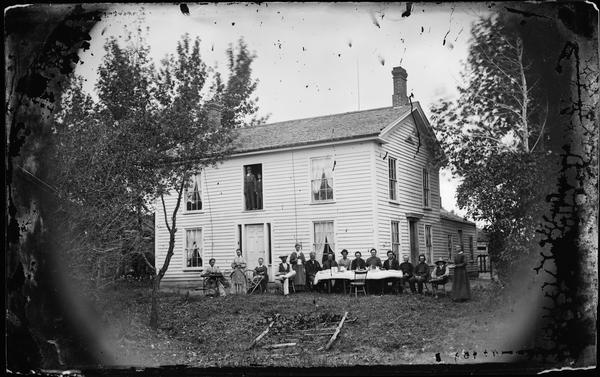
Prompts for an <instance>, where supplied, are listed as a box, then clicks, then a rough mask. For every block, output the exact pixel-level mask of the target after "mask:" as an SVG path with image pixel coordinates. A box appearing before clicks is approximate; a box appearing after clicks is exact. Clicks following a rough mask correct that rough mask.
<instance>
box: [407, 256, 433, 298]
mask: <svg viewBox="0 0 600 377" xmlns="http://www.w3.org/2000/svg"><path fill="white" fill-rule="evenodd" d="M428 279H429V266H428V265H427V263H425V255H424V254H421V255H419V264H417V265H416V266H415V271H414V276H413V277H412V278H411V279H410V280H409V281H408V283H409V284H410V290H411V291H412V292H414V291H415V283H416V284H417V288H418V291H419V294H423V284H424V283H426V282H427V280H428Z"/></svg>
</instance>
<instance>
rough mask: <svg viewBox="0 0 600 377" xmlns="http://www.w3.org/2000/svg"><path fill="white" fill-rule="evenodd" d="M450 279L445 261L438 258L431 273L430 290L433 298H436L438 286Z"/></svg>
mask: <svg viewBox="0 0 600 377" xmlns="http://www.w3.org/2000/svg"><path fill="white" fill-rule="evenodd" d="M449 279H450V269H449V268H448V266H447V263H446V260H445V259H444V258H440V259H439V260H438V261H437V262H435V268H434V269H433V271H431V280H430V282H431V289H432V290H433V294H434V295H435V298H437V297H438V285H444V284H446V283H447V282H448V280H449Z"/></svg>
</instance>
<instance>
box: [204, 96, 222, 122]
mask: <svg viewBox="0 0 600 377" xmlns="http://www.w3.org/2000/svg"><path fill="white" fill-rule="evenodd" d="M222 111H223V107H222V106H221V104H220V103H218V102H209V103H207V104H206V113H207V114H206V115H207V117H208V121H209V123H211V124H214V125H216V127H220V126H221V117H222V114H221V112H222Z"/></svg>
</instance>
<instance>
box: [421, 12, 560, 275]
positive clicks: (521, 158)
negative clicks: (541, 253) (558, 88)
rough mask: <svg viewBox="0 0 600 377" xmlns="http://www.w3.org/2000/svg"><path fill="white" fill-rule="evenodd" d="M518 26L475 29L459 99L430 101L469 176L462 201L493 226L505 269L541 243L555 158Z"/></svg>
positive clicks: (487, 21)
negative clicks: (539, 225) (540, 225)
mask: <svg viewBox="0 0 600 377" xmlns="http://www.w3.org/2000/svg"><path fill="white" fill-rule="evenodd" d="M530 67H531V62H530V57H529V56H528V55H527V52H526V49H525V47H524V42H523V40H522V38H521V36H520V35H519V33H518V32H517V31H515V29H514V28H511V27H510V24H509V23H507V22H506V20H503V19H501V18H484V19H481V20H480V21H479V22H477V23H476V24H475V25H474V27H473V29H472V41H471V47H470V48H469V56H468V59H467V61H466V63H465V67H464V72H463V75H462V81H463V83H464V84H463V85H462V86H459V87H458V91H459V96H458V98H457V99H456V100H455V101H449V100H443V101H440V102H439V103H438V104H436V105H434V106H433V107H432V113H433V116H432V124H433V127H434V129H435V131H436V133H437V135H438V138H439V139H440V140H442V144H443V148H444V151H445V153H446V155H447V156H448V158H449V162H450V168H451V170H452V172H453V173H454V174H455V175H458V176H460V177H462V178H463V181H462V183H461V184H460V185H459V187H458V189H457V203H458V205H459V206H460V207H461V208H466V209H467V213H468V215H470V216H471V217H473V218H474V219H475V220H479V221H484V222H486V223H487V224H488V226H487V230H488V231H490V232H491V237H490V238H491V239H490V249H491V253H492V260H493V261H494V262H496V263H497V264H498V265H499V267H500V269H499V270H500V272H501V273H502V272H506V271H507V270H508V268H509V267H512V266H513V265H514V264H515V263H517V262H518V261H519V258H520V257H521V256H524V255H526V254H528V253H530V252H531V251H532V250H533V249H534V248H535V242H536V239H535V237H536V233H535V228H536V226H537V223H538V222H539V219H540V218H541V214H542V211H543V210H544V209H545V208H546V205H545V203H544V197H545V194H546V193H547V191H548V189H549V187H550V185H549V182H550V179H551V177H552V170H550V169H548V167H551V166H553V164H554V162H553V160H554V156H553V155H552V152H550V151H548V150H547V148H546V145H545V144H546V142H547V141H548V139H549V136H548V134H547V130H546V129H545V124H546V117H547V115H548V109H547V106H545V105H544V104H545V103H546V101H547V100H544V97H543V95H542V93H541V91H539V90H538V88H537V83H538V81H539V77H537V75H536V72H535V71H534V70H531V69H530Z"/></svg>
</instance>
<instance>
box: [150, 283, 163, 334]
mask: <svg viewBox="0 0 600 377" xmlns="http://www.w3.org/2000/svg"><path fill="white" fill-rule="evenodd" d="M160 280H161V279H160V278H159V274H154V279H152V301H151V303H150V327H151V328H152V329H154V330H156V329H158V324H159V314H158V290H159V289H160Z"/></svg>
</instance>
